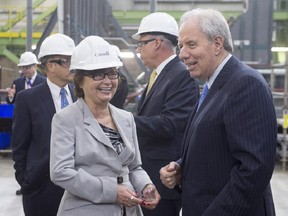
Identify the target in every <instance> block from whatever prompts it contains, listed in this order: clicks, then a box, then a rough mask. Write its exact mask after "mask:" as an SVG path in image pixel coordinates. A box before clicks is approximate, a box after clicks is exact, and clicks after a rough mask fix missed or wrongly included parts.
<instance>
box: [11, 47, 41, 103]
mask: <svg viewBox="0 0 288 216" xmlns="http://www.w3.org/2000/svg"><path fill="white" fill-rule="evenodd" d="M37 63H38V61H37V58H36V56H35V54H33V53H32V52H24V53H23V54H22V55H21V56H20V62H19V64H18V67H19V69H20V73H21V77H20V78H18V79H16V80H14V81H13V84H12V86H11V88H9V89H8V96H7V97H6V102H7V103H8V104H14V103H15V99H16V96H17V93H18V92H20V91H22V90H24V89H28V88H31V87H33V86H36V85H39V84H40V83H42V82H45V81H46V78H45V77H44V76H42V75H41V74H39V73H37Z"/></svg>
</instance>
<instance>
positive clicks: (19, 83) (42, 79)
mask: <svg viewBox="0 0 288 216" xmlns="http://www.w3.org/2000/svg"><path fill="white" fill-rule="evenodd" d="M42 82H46V77H44V76H42V75H41V74H39V73H37V75H36V78H35V80H34V82H33V83H32V87H34V86H36V85H39V84H40V83H42ZM25 83H26V77H20V78H18V79H16V80H14V81H13V84H12V86H13V85H15V86H16V91H15V95H14V98H13V100H12V101H10V100H9V98H8V96H7V97H6V102H7V103H8V104H14V103H15V99H16V96H17V94H18V93H19V92H20V91H22V90H24V89H25ZM12 86H11V88H12Z"/></svg>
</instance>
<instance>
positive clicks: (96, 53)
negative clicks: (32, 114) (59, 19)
mask: <svg viewBox="0 0 288 216" xmlns="http://www.w3.org/2000/svg"><path fill="white" fill-rule="evenodd" d="M120 66H122V62H121V61H120V60H119V58H118V57H117V55H116V53H115V52H114V51H113V50H112V47H111V45H110V44H109V43H108V42H106V41H105V40H104V39H102V38H100V37H98V36H89V37H87V38H85V39H84V40H83V41H82V42H81V43H79V45H78V46H77V47H76V49H75V51H74V53H73V55H72V58H71V66H70V70H75V71H76V72H75V75H74V84H75V94H76V96H78V97H79V99H78V101H77V102H75V103H74V104H71V105H69V106H68V107H66V108H65V109H63V110H62V111H61V112H59V113H57V114H56V115H55V116H54V117H53V122H52V135H51V162H50V172H51V179H52V181H53V182H54V183H55V184H57V185H59V186H61V187H63V188H64V189H65V193H64V195H63V198H62V201H61V204H60V207H59V210H58V215H61V216H62V215H69V216H71V215H72V216H73V215H99V216H106V215H107V216H114V215H115V216H116V215H119V216H120V215H125V216H126V215H127V216H129V215H133V216H134V215H137V216H138V215H142V212H141V208H140V205H141V206H143V207H145V208H148V209H153V208H155V207H156V205H157V204H158V202H159V200H160V195H159V193H158V192H157V190H156V188H155V186H154V185H153V184H152V182H151V180H150V178H149V176H148V175H147V173H146V172H145V171H144V170H143V169H142V167H141V158H140V152H139V149H138V141H137V136H136V129H135V128H136V127H135V123H134V120H133V119H134V118H133V115H132V114H131V113H129V112H127V111H124V110H120V109H118V108H116V107H114V106H113V105H111V104H109V101H110V100H111V99H112V97H113V95H114V94H115V92H116V90H117V87H118V78H119V73H118V72H117V68H118V67H120ZM149 198H152V199H149Z"/></svg>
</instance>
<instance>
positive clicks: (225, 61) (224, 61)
mask: <svg viewBox="0 0 288 216" xmlns="http://www.w3.org/2000/svg"><path fill="white" fill-rule="evenodd" d="M231 56H232V55H231V53H229V54H228V55H227V56H226V58H225V59H224V60H223V61H222V62H221V64H219V66H218V67H217V68H216V70H215V71H214V73H213V74H212V76H211V77H210V78H209V80H208V81H207V82H206V84H207V86H208V89H210V88H211V86H212V85H213V83H214V81H215V79H216V78H217V76H218V74H219V73H220V71H221V70H222V68H223V67H224V65H225V64H226V63H227V61H228V60H229V59H230V58H231Z"/></svg>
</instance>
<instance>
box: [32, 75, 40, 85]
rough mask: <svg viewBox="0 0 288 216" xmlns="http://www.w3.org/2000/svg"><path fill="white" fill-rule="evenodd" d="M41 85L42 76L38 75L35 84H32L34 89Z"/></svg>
mask: <svg viewBox="0 0 288 216" xmlns="http://www.w3.org/2000/svg"><path fill="white" fill-rule="evenodd" d="M40 83H41V78H40V75H39V74H38V73H37V75H36V78H35V80H34V82H33V83H32V87H34V86H36V85H39V84H40Z"/></svg>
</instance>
